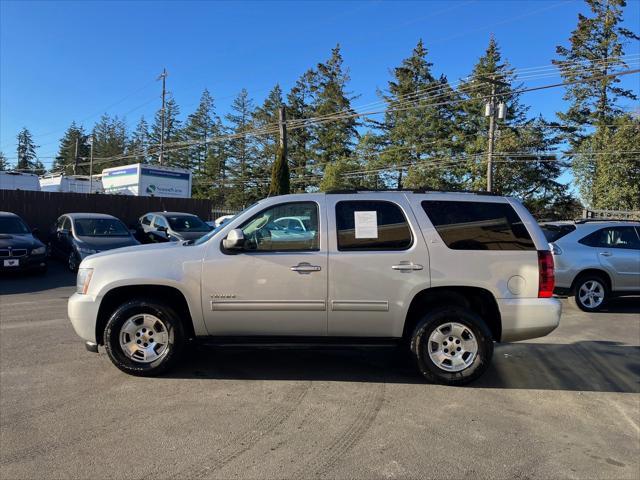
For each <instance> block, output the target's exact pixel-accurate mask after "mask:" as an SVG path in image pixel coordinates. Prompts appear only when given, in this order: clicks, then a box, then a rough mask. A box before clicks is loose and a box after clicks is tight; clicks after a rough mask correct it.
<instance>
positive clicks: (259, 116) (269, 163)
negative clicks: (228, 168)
mask: <svg viewBox="0 0 640 480" xmlns="http://www.w3.org/2000/svg"><path fill="white" fill-rule="evenodd" d="M283 105H284V104H283V102H282V89H281V88H280V85H276V86H275V87H273V89H271V91H270V92H269V94H268V95H267V98H265V100H264V103H263V104H262V105H261V106H259V107H258V108H256V110H255V112H254V113H253V128H255V129H256V130H271V129H273V130H274V133H269V134H267V135H258V136H256V146H257V148H258V152H257V158H256V162H255V165H254V170H253V174H254V175H255V176H256V177H257V178H268V177H270V176H271V177H272V171H273V166H274V163H275V162H276V161H280V159H279V157H280V154H283V153H284V152H279V149H278V144H279V142H280V136H279V133H278V131H277V125H278V121H279V116H280V113H279V110H280V107H281V106H283ZM283 158H284V157H283ZM283 168H284V165H281V166H280V167H279V171H280V172H282V171H283ZM287 172H288V165H287ZM280 175H283V174H282V173H280ZM278 178H280V180H281V183H282V180H283V177H278ZM272 182H273V177H272ZM282 188H284V187H282ZM282 188H278V191H280V190H281V189H282ZM270 189H271V187H270V186H269V184H268V183H266V182H262V183H258V184H257V185H256V194H257V195H258V196H259V197H265V196H267V195H268V194H269V193H270V192H271V190H270ZM288 189H289V184H288V181H287V190H288Z"/></svg>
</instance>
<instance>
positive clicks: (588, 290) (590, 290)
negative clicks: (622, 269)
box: [578, 280, 604, 308]
mask: <svg viewBox="0 0 640 480" xmlns="http://www.w3.org/2000/svg"><path fill="white" fill-rule="evenodd" d="M578 298H579V299H580V303H582V305H584V306H585V307H587V308H598V307H599V306H600V305H601V304H602V302H603V301H604V285H602V283H600V282H599V281H597V280H587V281H586V282H584V283H583V284H582V285H580V290H578Z"/></svg>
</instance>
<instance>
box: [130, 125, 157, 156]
mask: <svg viewBox="0 0 640 480" xmlns="http://www.w3.org/2000/svg"><path fill="white" fill-rule="evenodd" d="M150 142H151V138H150V135H149V124H148V123H147V121H146V120H145V118H144V117H140V120H139V121H138V124H137V125H136V128H135V130H134V131H133V133H132V134H131V138H130V139H129V142H128V145H127V155H129V156H131V158H130V159H129V162H131V163H149V161H150V154H149V150H150Z"/></svg>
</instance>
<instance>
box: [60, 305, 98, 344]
mask: <svg viewBox="0 0 640 480" xmlns="http://www.w3.org/2000/svg"><path fill="white" fill-rule="evenodd" d="M99 308H100V301H99V300H98V299H97V298H96V297H93V296H91V295H79V294H77V293H74V294H73V295H72V296H71V298H69V303H68V304H67V314H68V315H69V320H70V321H71V325H73V329H74V330H75V331H76V333H77V334H78V336H79V337H80V338H82V339H83V340H84V341H85V342H91V343H96V322H97V319H98V309H99Z"/></svg>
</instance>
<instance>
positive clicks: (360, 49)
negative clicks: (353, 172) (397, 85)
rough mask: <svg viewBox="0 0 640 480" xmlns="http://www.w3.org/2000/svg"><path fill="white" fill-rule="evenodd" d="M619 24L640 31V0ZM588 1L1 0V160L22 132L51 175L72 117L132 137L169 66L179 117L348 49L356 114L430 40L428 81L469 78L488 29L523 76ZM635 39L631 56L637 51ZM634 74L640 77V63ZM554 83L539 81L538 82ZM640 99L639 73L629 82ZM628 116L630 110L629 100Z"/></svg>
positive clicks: (539, 97)
mask: <svg viewBox="0 0 640 480" xmlns="http://www.w3.org/2000/svg"><path fill="white" fill-rule="evenodd" d="M628 3H629V5H628V6H627V10H626V14H625V18H626V23H627V25H628V26H629V27H631V28H632V29H634V30H635V31H637V30H638V25H639V24H640V2H639V1H638V0H630V1H629V2H628ZM579 12H584V13H586V6H585V4H584V2H582V1H573V0H564V1H561V0H535V1H517V0H508V1H485V0H475V1H474V0H462V1H429V0H424V1H417V2H403V1H394V2H391V1H388V2H386V1H375V0H374V1H343V2H338V1H324V2H312V1H298V2H284V1H281V2H268V1H262V2H217V1H191V2H186V1H185V2H177V1H176V2H156V1H138V2H127V1H111V2H102V1H68V2H58V1H47V2H35V1H13V0H1V1H0V150H2V151H3V152H4V154H5V155H6V156H7V157H9V158H10V161H12V162H13V161H15V160H14V157H15V155H16V154H15V146H16V142H15V136H16V134H17V133H18V130H19V129H20V128H22V127H23V126H26V127H27V128H29V130H31V132H32V133H33V136H34V140H35V142H36V144H37V145H39V146H40V148H39V149H38V155H39V156H40V157H41V159H42V161H43V162H44V163H45V165H47V166H48V165H50V163H51V162H52V159H51V158H47V157H52V156H55V155H56V153H57V149H58V142H59V139H60V137H61V136H62V135H63V133H64V131H65V129H66V128H67V127H68V125H69V124H70V123H71V121H72V120H75V121H76V122H79V123H81V124H83V125H84V126H85V128H86V129H87V130H89V129H91V127H92V126H93V123H94V122H95V121H96V120H97V119H98V118H99V116H100V115H101V114H102V113H105V112H106V113H109V114H112V115H115V114H118V115H120V116H122V115H125V116H126V120H127V123H128V125H129V126H130V128H133V126H134V125H135V124H136V123H137V121H138V119H139V118H140V116H141V115H144V116H145V117H146V118H147V119H149V120H150V119H151V118H152V117H153V114H154V112H155V111H156V110H157V109H158V108H159V106H160V82H156V81H155V79H156V77H157V76H158V74H159V73H160V72H161V70H162V68H163V67H166V68H167V70H168V71H169V77H168V79H167V86H168V89H169V90H171V92H172V93H173V95H174V97H175V98H176V101H177V102H178V104H179V105H180V107H181V110H182V116H183V117H185V116H186V115H187V114H188V113H190V112H191V111H192V110H193V109H195V107H196V105H197V102H198V100H199V97H200V94H201V93H202V90H203V89H204V88H205V87H206V88H208V89H209V90H210V92H211V93H212V94H213V96H214V98H215V99H216V103H217V109H218V113H219V114H224V113H226V112H227V110H228V107H229V104H230V102H231V101H232V99H233V96H235V95H236V94H237V93H238V91H240V89H241V88H243V87H246V88H247V89H248V91H249V93H250V95H251V96H252V97H253V98H254V100H255V101H256V103H260V102H261V101H262V100H263V98H264V96H265V95H266V94H267V92H268V91H269V90H270V89H271V88H272V87H273V85H275V84H276V83H280V85H281V86H282V87H283V88H284V89H285V91H286V90H288V89H289V88H290V87H291V86H292V85H293V83H294V82H295V80H296V79H297V78H298V77H299V76H300V75H301V74H302V73H303V72H304V71H305V70H306V69H308V68H309V67H313V66H315V65H316V63H317V62H319V61H323V60H324V59H326V58H327V57H328V55H329V53H330V50H331V48H332V47H334V46H335V44H336V43H338V42H339V43H340V44H341V45H342V49H343V56H344V60H345V65H346V66H347V67H349V69H350V73H351V77H352V81H351V84H350V87H351V90H352V91H353V92H354V93H357V94H359V95H360V98H358V99H357V100H356V101H355V102H354V106H356V107H357V106H359V105H364V104H367V103H369V102H372V101H375V100H377V97H376V89H377V88H380V87H382V88H383V87H384V86H385V85H386V81H387V80H388V78H389V73H388V72H389V69H390V68H391V67H393V66H395V65H397V64H398V63H399V62H400V61H401V60H402V59H403V58H405V57H407V56H408V55H409V54H410V52H411V50H412V48H413V47H414V46H415V44H416V42H417V40H418V39H419V38H422V39H423V40H424V42H425V44H426V46H427V48H428V50H429V58H430V60H431V61H432V62H433V63H434V67H433V69H434V72H435V73H437V74H440V73H444V74H446V75H447V76H448V78H449V79H450V80H451V81H455V80H457V79H459V78H461V77H464V76H465V75H467V74H468V73H469V72H470V70H471V68H472V66H473V64H474V63H475V61H476V60H477V58H478V57H479V56H480V55H481V54H482V53H483V51H484V49H485V47H486V45H487V42H488V39H489V35H490V33H491V32H493V33H494V34H495V36H496V39H497V40H498V42H499V44H500V45H501V48H502V52H503V55H504V57H505V58H507V59H508V60H509V61H510V63H511V64H512V65H513V66H514V67H516V68H526V67H537V66H544V65H548V64H550V62H551V59H552V58H554V55H555V46H556V45H558V44H566V43H567V39H568V36H569V34H570V32H571V31H572V30H573V29H574V28H575V25H576V21H577V15H578V13H579ZM639 52H640V45H639V44H638V43H637V42H636V43H635V44H634V45H629V46H628V47H627V52H626V53H627V54H633V53H636V54H637V53H639ZM636 68H637V67H636ZM555 81H559V79H558V78H546V79H538V80H532V81H531V82H528V84H530V85H540V84H544V83H553V82H555ZM624 83H625V85H626V86H627V88H632V89H634V90H635V91H639V90H640V80H639V77H638V75H634V76H628V77H626V78H624ZM562 93H563V91H562V89H552V90H544V91H541V92H536V93H530V94H526V95H525V97H524V99H523V100H524V102H525V103H527V104H529V105H531V107H532V108H531V114H532V115H537V114H540V113H541V114H543V115H544V116H546V117H547V118H549V119H552V118H553V115H554V113H555V112H556V111H557V110H558V109H561V108H562V106H563V102H562ZM628 106H630V107H633V106H632V105H630V104H628Z"/></svg>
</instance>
